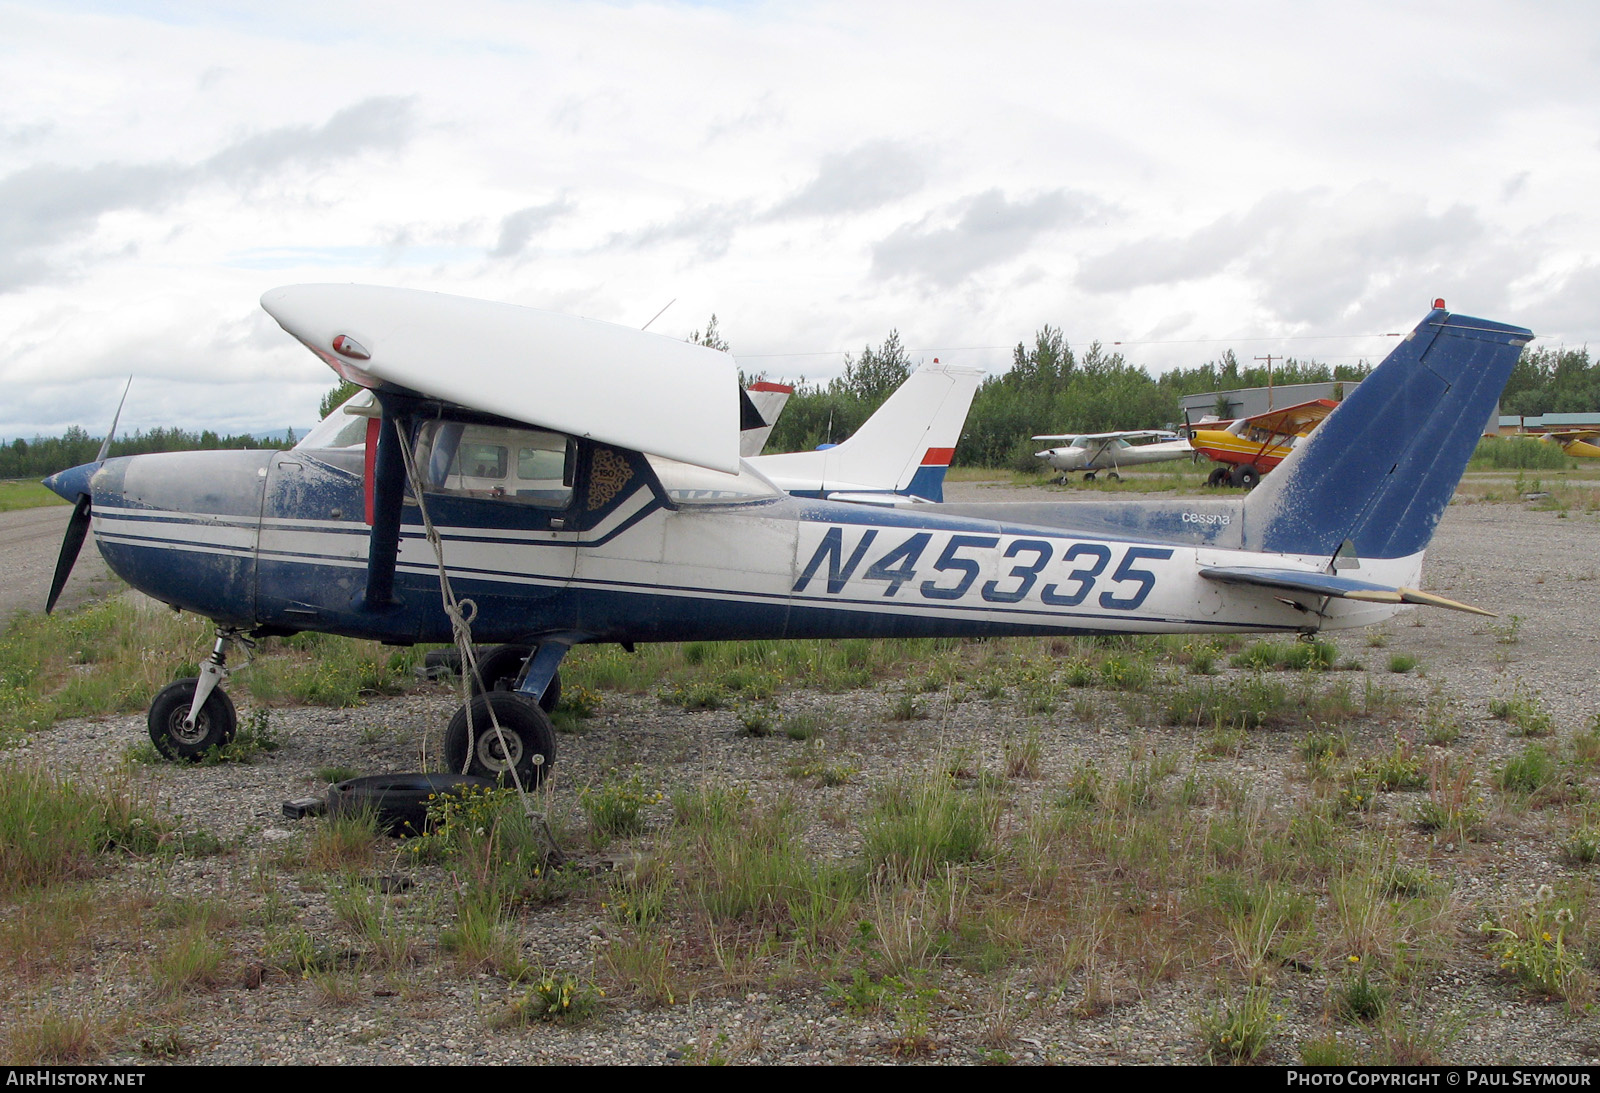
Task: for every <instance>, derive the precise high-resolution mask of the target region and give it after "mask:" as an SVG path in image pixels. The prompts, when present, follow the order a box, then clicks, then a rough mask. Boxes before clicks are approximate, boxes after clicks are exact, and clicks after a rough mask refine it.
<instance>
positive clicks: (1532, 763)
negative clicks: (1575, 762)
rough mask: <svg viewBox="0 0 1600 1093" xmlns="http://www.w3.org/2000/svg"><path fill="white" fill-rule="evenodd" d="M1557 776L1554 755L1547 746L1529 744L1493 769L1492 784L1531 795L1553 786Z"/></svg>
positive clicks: (1510, 791)
mask: <svg viewBox="0 0 1600 1093" xmlns="http://www.w3.org/2000/svg"><path fill="white" fill-rule="evenodd" d="M1557 777H1558V771H1557V767H1556V757H1555V756H1554V755H1553V754H1551V752H1550V750H1549V749H1548V748H1544V747H1541V746H1539V745H1538V744H1530V745H1529V746H1528V747H1526V748H1523V749H1522V751H1521V753H1520V754H1517V755H1514V756H1512V757H1511V758H1510V759H1507V760H1506V763H1505V766H1503V767H1501V768H1500V769H1499V770H1497V771H1495V774H1494V784H1495V785H1496V786H1497V787H1498V788H1500V789H1502V790H1505V791H1506V792H1507V793H1520V794H1523V795H1525V796H1529V797H1531V796H1533V795H1534V794H1536V793H1539V792H1540V791H1541V790H1546V789H1549V788H1550V787H1551V786H1553V785H1554V784H1555V782H1556V779H1557Z"/></svg>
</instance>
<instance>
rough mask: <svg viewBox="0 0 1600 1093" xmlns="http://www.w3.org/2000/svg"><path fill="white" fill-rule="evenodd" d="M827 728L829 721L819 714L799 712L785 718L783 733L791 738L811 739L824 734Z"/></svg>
mask: <svg viewBox="0 0 1600 1093" xmlns="http://www.w3.org/2000/svg"><path fill="white" fill-rule="evenodd" d="M827 728H828V725H827V723H826V722H825V721H824V720H823V719H822V718H821V717H819V716H818V715H816V714H811V713H797V714H794V715H793V716H791V717H788V718H786V719H785V720H784V722H783V735H785V736H787V737H788V738H789V739H790V740H810V739H813V738H814V737H817V736H820V735H822V733H823V732H825V731H826V730H827Z"/></svg>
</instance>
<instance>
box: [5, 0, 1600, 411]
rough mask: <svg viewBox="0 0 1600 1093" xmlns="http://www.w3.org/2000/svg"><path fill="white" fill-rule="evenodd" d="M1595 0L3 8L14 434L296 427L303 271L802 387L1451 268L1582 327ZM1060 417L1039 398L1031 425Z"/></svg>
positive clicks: (1286, 315)
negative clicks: (119, 423)
mask: <svg viewBox="0 0 1600 1093" xmlns="http://www.w3.org/2000/svg"><path fill="white" fill-rule="evenodd" d="M1597 70H1600V5H1596V4H1594V3H1592V2H1583V0H1578V2H1572V3H1563V2H1558V0H1540V2H1538V3H1522V4H1513V3H1498V2H1474V0H1451V2H1449V3H1442V2H1441V3H1405V2H1396V0H1382V2H1379V3H1365V2H1360V0H1341V2H1340V3H1331V2H1330V3H1290V2H1277V3H1235V4H1226V3H1205V4H1200V3H1137V2H1129V3H1121V4H1115V5H1113V4H1106V3H1081V4H1075V3H1063V2H1059V0H1058V2H1051V3H1004V2H993V0H991V2H988V3H984V4H982V5H979V4H976V3H970V2H968V3H940V2H937V0H915V2H905V3H899V2H892V0H872V2H870V3H859V2H856V3H849V2H847V3H826V2H824V3H739V2H724V3H600V2H594V0H589V2H577V3H561V2H525V3H523V2H518V3H486V2H479V0H452V2H450V3H439V2H437V0H428V2H425V3H407V2H403V0H383V2H381V3H370V4H369V3H343V2H339V0H318V2H316V3H287V2H274V0H250V2H248V3H232V2H228V0H221V2H219V0H207V2H204V3H193V4H191V3H184V2H176V0H174V2H159V0H149V2H139V0H117V2H94V0H84V2H70V0H50V2H48V3H4V2H0V381H3V387H0V391H3V395H0V437H7V438H9V437H16V436H23V437H31V436H32V435H33V434H34V433H36V432H39V433H45V434H54V433H59V432H60V431H61V430H62V429H64V428H65V427H66V426H68V425H72V424H80V425H83V426H84V427H86V428H87V429H89V431H90V432H91V433H96V434H98V433H100V432H103V431H104V429H105V427H106V425H107V424H108V423H109V420H110V416H111V412H112V409H113V408H114V406H115V402H116V398H117V396H118V394H120V391H121V386H122V379H123V377H126V376H127V375H128V374H129V373H132V374H133V375H134V376H135V379H134V384H133V390H132V393H131V394H130V396H129V399H128V407H127V410H126V411H125V412H124V417H123V422H124V424H123V428H124V429H127V430H130V431H131V430H132V429H136V428H149V427H152V426H165V425H178V426H182V427H185V428H192V429H200V428H214V429H218V430H221V431H245V430H261V429H267V428H281V427H283V426H294V427H296V428H304V427H306V426H308V425H310V424H311V423H312V422H313V421H314V420H315V417H316V405H317V402H318V399H319V398H320V397H321V395H322V393H323V392H324V391H326V390H327V389H328V387H329V386H330V385H331V382H332V379H333V377H332V374H331V373H330V372H329V371H328V370H327V369H326V367H325V366H323V365H322V364H320V363H319V362H318V361H317V360H316V359H315V358H313V357H312V356H311V354H310V353H308V352H307V351H306V350H305V349H303V348H301V347H300V346H299V345H298V344H296V343H295V342H293V341H292V340H290V339H289V337H288V336H287V335H286V334H284V333H283V332H282V331H281V330H279V329H278V327H277V326H276V324H275V323H273V322H272V321H271V320H270V319H269V318H268V317H267V316H266V314H265V313H264V312H262V311H261V310H260V307H259V305H258V302H257V301H258V299H259V297H260V295H261V293H262V292H263V291H264V290H266V289H268V288H271V287H273V286H275V285H280V284H292V283H298V282H307V281H339V282H352V281H353V282H364V283H374V284H385V285H404V286H409V287H415V288H425V289H434V290H439V291H443V292H451V293H458V294H461V295H467V296H477V297H483V298H487V299H494V300H508V301H513V302H516V303H521V304H528V305H531V306H535V307H542V308H549V309H553V310H558V311H564V312H570V313H573V314H578V315H584V316H588V317H591V318H597V319H605V320H609V321H612V322H618V323H625V324H629V325H634V326H639V325H643V324H644V323H645V322H646V320H648V319H650V317H651V316H652V315H654V314H655V313H656V312H657V311H658V310H660V309H661V307H662V306H663V305H664V304H666V303H667V302H668V301H669V300H675V301H676V302H675V303H673V305H672V306H671V307H670V308H669V309H668V310H667V311H666V313H665V314H663V315H662V316H661V317H660V318H659V319H657V320H656V322H655V324H654V325H653V326H652V328H651V329H652V330H655V331H658V332H661V333H666V334H672V335H676V336H680V337H681V336H686V335H687V334H688V333H689V332H690V331H691V330H693V329H695V328H698V327H703V326H704V325H705V322H706V320H707V318H708V317H709V316H710V315H711V314H712V313H715V314H716V315H717V317H718V319H719V323H720V326H721V329H722V332H723V334H724V336H725V337H726V338H727V340H728V341H729V342H730V343H731V344H732V347H733V350H734V354H735V356H737V357H738V358H739V359H740V362H741V364H742V365H743V366H744V367H745V369H746V371H749V372H755V371H764V372H766V373H767V374H768V375H769V376H770V377H771V378H774V379H781V378H791V379H792V378H796V377H798V376H800V375H804V376H806V377H809V378H810V379H813V380H816V379H822V378H826V377H828V376H831V375H834V374H836V373H837V372H839V371H840V370H841V368H842V363H843V360H842V354H843V353H844V352H846V351H849V352H859V351H860V349H861V347H862V345H864V344H866V343H869V342H870V343H873V344H877V343H878V342H880V341H881V340H882V339H883V337H884V336H885V335H886V334H887V333H888V332H889V331H890V329H891V328H898V329H899V330H900V332H901V336H902V339H903V341H904V342H905V344H906V345H908V346H909V347H911V349H912V350H913V353H914V355H915V356H928V357H931V356H938V357H940V358H941V359H946V360H957V361H963V362H970V363H976V364H981V365H983V366H985V367H988V368H990V369H992V370H996V371H999V370H1003V369H1004V368H1005V367H1006V366H1007V364H1008V362H1009V357H1010V353H1009V349H1008V348H1007V347H1009V346H1011V345H1014V344H1015V343H1016V342H1018V341H1021V340H1029V341H1031V339H1032V337H1033V334H1034V332H1035V331H1036V330H1037V329H1038V328H1039V327H1040V326H1041V325H1043V324H1045V323H1050V324H1053V325H1055V326H1059V327H1061V328H1063V329H1064V330H1065V332H1066V335H1067V338H1068V340H1069V341H1070V342H1071V343H1072V344H1073V345H1074V346H1079V347H1081V346H1084V345H1087V344H1088V343H1089V342H1091V341H1093V340H1095V339H1099V340H1101V341H1104V342H1107V343H1109V342H1113V341H1121V342H1123V343H1124V345H1123V346H1122V347H1121V348H1122V351H1123V352H1124V353H1125V354H1126V356H1127V357H1128V359H1129V360H1131V361H1133V362H1135V363H1138V364H1142V365H1145V366H1146V367H1148V368H1150V369H1151V370H1152V371H1156V372H1159V371H1161V370H1164V369H1166V368H1170V367H1172V366H1174V365H1194V364H1199V363H1202V362H1204V361H1206V360H1208V359H1211V358H1214V357H1216V356H1218V355H1220V354H1221V353H1222V352H1223V350H1224V349H1226V348H1229V347H1230V346H1231V347H1232V348H1233V349H1234V350H1235V351H1236V352H1237V353H1238V354H1239V356H1241V357H1249V356H1254V355H1257V354H1266V353H1273V354H1280V355H1281V354H1284V353H1290V354H1293V355H1296V356H1300V357H1302V358H1305V357H1315V358H1317V359H1321V360H1329V361H1347V360H1356V359H1360V358H1362V357H1366V358H1368V359H1376V358H1378V357H1381V355H1382V354H1383V353H1384V352H1386V351H1387V347H1388V345H1390V344H1392V339H1385V338H1384V337H1382V335H1383V334H1384V333H1387V332H1391V331H1399V330H1406V329H1409V328H1410V327H1411V326H1413V325H1415V323H1416V321H1417V320H1418V319H1419V318H1420V317H1421V316H1422V315H1423V314H1424V313H1425V311H1426V309H1427V306H1428V304H1429V302H1430V301H1431V300H1432V299H1433V298H1434V297H1436V296H1443V297H1445V298H1446V300H1447V302H1448V304H1449V306H1450V307H1451V309H1452V310H1457V311H1462V312H1466V313H1468V314H1475V315H1480V316H1485V317H1489V318H1495V319H1503V320H1507V321H1512V322H1517V323H1521V324H1524V325H1527V326H1531V327H1533V328H1534V330H1535V331H1536V332H1537V333H1539V334H1540V335H1542V336H1543V337H1544V339H1545V340H1544V341H1542V342H1540V343H1538V344H1542V345H1560V344H1566V345H1583V344H1590V343H1592V344H1594V346H1595V347H1596V348H1597V349H1600V213H1597V211H1596V195H1597V194H1600V80H1597V79H1596V77H1595V73H1596V71H1597ZM1044 424H1048V423H1044Z"/></svg>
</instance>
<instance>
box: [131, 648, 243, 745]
mask: <svg viewBox="0 0 1600 1093" xmlns="http://www.w3.org/2000/svg"><path fill="white" fill-rule="evenodd" d="M235 641H237V642H239V643H240V644H241V645H244V646H245V647H246V648H249V644H248V643H249V639H248V638H246V637H245V636H244V633H243V631H240V630H237V629H234V628H233V627H222V626H219V627H217V641H216V644H215V645H214V646H213V647H212V649H211V655H210V656H209V657H207V658H206V659H205V661H204V662H203V663H202V664H201V665H200V674H199V675H198V676H191V677H190V678H188V679H180V680H178V681H177V682H175V683H169V684H167V686H166V687H164V688H162V690H161V693H159V694H158V695H156V697H155V701H154V702H152V703H150V715H149V718H148V719H147V720H148V724H149V729H150V741H151V743H153V744H155V746H156V750H157V751H159V752H160V753H161V754H162V755H165V756H166V757H167V758H168V759H181V760H187V761H189V762H196V761H198V760H199V759H200V758H201V757H202V756H204V755H205V753H206V752H207V751H209V750H211V749H212V748H220V747H224V746H226V745H227V744H228V742H229V741H231V740H232V739H233V736H234V733H235V732H237V731H238V728H239V715H238V713H237V712H236V711H235V710H234V708H233V700H232V699H231V698H229V697H228V695H227V693H226V692H224V691H223V690H222V689H221V687H219V686H218V684H220V683H221V682H222V681H223V680H224V679H226V678H227V676H228V669H227V666H226V665H227V658H228V646H229V644H231V643H232V642H235Z"/></svg>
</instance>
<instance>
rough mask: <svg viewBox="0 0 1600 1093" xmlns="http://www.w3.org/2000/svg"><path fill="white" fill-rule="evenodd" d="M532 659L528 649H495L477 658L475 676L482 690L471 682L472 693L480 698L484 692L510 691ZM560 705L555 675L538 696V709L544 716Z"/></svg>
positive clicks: (559, 694) (559, 679)
mask: <svg viewBox="0 0 1600 1093" xmlns="http://www.w3.org/2000/svg"><path fill="white" fill-rule="evenodd" d="M532 655H533V646H531V645H497V646H495V647H494V648H493V649H491V650H489V651H488V652H487V653H485V654H484V655H483V656H481V657H479V658H478V674H479V675H481V676H482V677H483V684H484V685H483V686H482V687H480V686H478V681H477V680H476V679H474V680H471V681H470V682H471V684H472V693H473V694H474V695H479V694H482V693H483V692H484V691H514V690H516V689H517V683H518V681H519V680H520V679H521V678H522V666H523V665H524V664H526V663H527V662H528V658H529V657H531V656H532ZM560 701H561V673H559V672H557V673H556V674H555V675H553V676H551V677H550V682H549V684H548V685H547V686H546V687H545V689H544V694H542V695H540V696H539V705H540V707H541V708H542V709H543V710H544V712H545V713H549V712H550V711H552V710H554V709H555V708H556V703H557V702H560Z"/></svg>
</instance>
